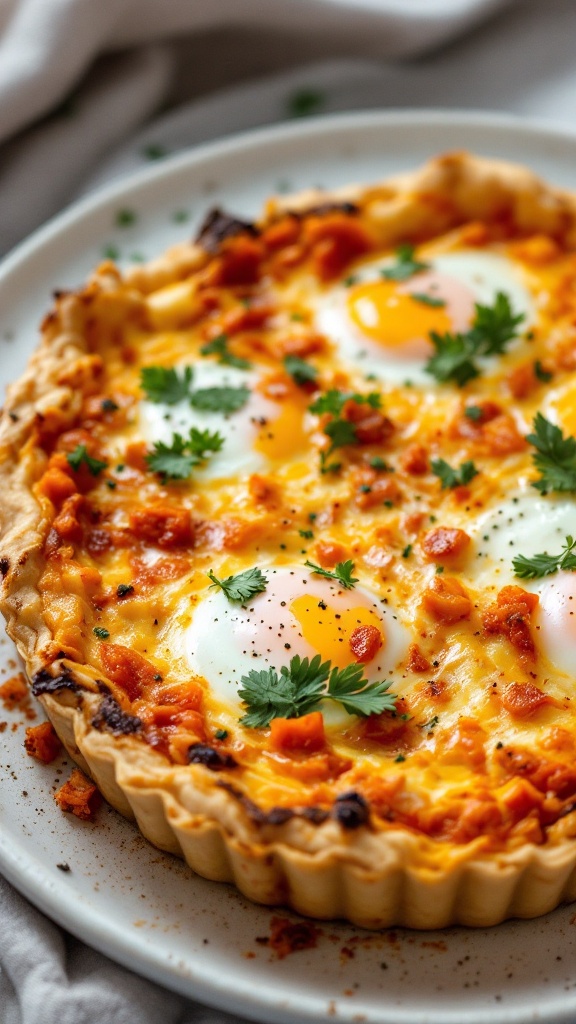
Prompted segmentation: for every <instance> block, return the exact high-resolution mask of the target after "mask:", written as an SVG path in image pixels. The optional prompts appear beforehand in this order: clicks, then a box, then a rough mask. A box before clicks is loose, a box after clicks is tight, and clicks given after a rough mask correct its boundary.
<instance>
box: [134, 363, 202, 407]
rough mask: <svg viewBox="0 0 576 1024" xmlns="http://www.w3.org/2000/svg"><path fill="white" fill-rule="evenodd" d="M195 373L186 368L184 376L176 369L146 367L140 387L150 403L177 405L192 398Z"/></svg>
mask: <svg viewBox="0 0 576 1024" xmlns="http://www.w3.org/2000/svg"><path fill="white" fill-rule="evenodd" d="M193 376H194V372H193V370H192V367H191V366H185V367H184V369H183V371H182V374H179V373H178V370H176V369H174V367H167V366H145V367H143V369H142V371H141V373H140V387H141V388H142V390H143V391H144V392H145V394H146V397H147V398H148V400H149V401H150V402H163V403H164V404H165V405H176V404H177V403H178V402H181V401H182V400H183V399H184V398H189V397H190V392H191V390H192V379H193Z"/></svg>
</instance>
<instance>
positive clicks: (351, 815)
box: [334, 790, 370, 829]
mask: <svg viewBox="0 0 576 1024" xmlns="http://www.w3.org/2000/svg"><path fill="white" fill-rule="evenodd" d="M369 816H370V810H369V807H368V804H367V803H366V801H365V799H364V797H363V796H360V793H355V792H354V790H351V791H350V792H348V793H341V794H340V796H338V797H336V800H335V802H334V817H335V818H336V820H337V821H338V823H339V824H340V825H342V828H347V829H354V828H360V826H361V825H365V824H366V822H367V821H368V818H369Z"/></svg>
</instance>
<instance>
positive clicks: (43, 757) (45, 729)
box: [24, 722, 62, 764]
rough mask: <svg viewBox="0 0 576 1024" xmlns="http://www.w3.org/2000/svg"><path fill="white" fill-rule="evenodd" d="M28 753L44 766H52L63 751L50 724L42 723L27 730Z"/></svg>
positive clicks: (25, 743) (26, 743) (26, 745)
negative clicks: (51, 763) (52, 762)
mask: <svg viewBox="0 0 576 1024" xmlns="http://www.w3.org/2000/svg"><path fill="white" fill-rule="evenodd" d="M24 746H25V748H26V753H27V754H30V757H35V758H36V760H37V761H42V763H43V764H50V762H51V761H53V760H54V758H56V757H58V754H59V753H60V751H61V750H62V744H61V743H60V740H59V739H58V736H57V735H56V732H55V730H54V728H53V726H52V725H51V723H50V722H42V723H41V724H40V725H33V726H30V728H28V729H26V739H25V740H24Z"/></svg>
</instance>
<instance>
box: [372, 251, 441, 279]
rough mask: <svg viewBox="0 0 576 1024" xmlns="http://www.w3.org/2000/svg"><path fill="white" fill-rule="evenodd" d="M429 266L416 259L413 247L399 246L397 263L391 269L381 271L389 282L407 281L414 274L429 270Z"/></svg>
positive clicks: (381, 274) (386, 268) (382, 275)
mask: <svg viewBox="0 0 576 1024" xmlns="http://www.w3.org/2000/svg"><path fill="white" fill-rule="evenodd" d="M429 266H430V264H429V263H422V262H421V261H420V260H416V259H414V246H413V245H399V246H398V248H397V249H396V262H395V263H393V264H392V265H391V266H390V267H384V269H383V270H381V271H380V276H381V277H384V278H385V279H386V280H387V281H407V280H408V278H409V277H413V276H414V274H419V273H420V271H422V270H428V267H429Z"/></svg>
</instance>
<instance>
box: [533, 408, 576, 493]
mask: <svg viewBox="0 0 576 1024" xmlns="http://www.w3.org/2000/svg"><path fill="white" fill-rule="evenodd" d="M532 428H533V430H534V433H533V434H528V435H527V437H526V440H527V441H528V443H529V444H531V445H533V447H534V448H535V449H536V454H535V455H533V456H532V460H533V462H534V465H535V467H536V469H537V470H538V471H539V473H540V479H539V480H535V481H534V482H533V484H532V486H533V487H535V488H536V490H538V491H540V493H541V494H547V492H548V491H576V438H574V437H564V435H563V433H562V431H561V429H560V427H557V426H556V425H555V424H554V423H550V421H549V420H547V419H546V418H545V417H544V416H543V415H542V413H540V412H538V413H536V416H535V417H534V422H533V424H532Z"/></svg>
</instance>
